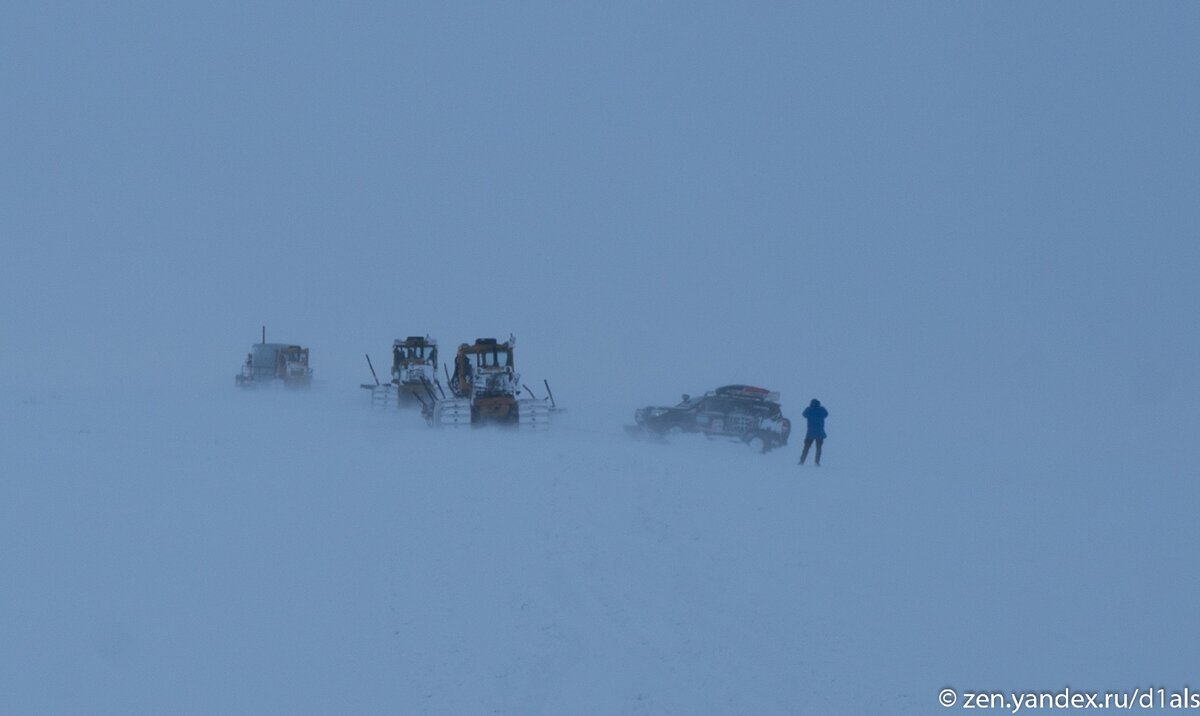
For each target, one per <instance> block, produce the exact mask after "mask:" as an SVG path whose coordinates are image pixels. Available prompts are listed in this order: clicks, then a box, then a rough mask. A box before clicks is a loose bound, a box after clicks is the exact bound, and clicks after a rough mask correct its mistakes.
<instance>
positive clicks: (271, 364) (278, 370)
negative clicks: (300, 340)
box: [234, 326, 312, 388]
mask: <svg viewBox="0 0 1200 716" xmlns="http://www.w3.org/2000/svg"><path fill="white" fill-rule="evenodd" d="M262 336H263V337H262V342H261V343H256V344H254V345H253V346H251V347H250V352H249V353H248V354H246V362H245V363H243V364H242V372H241V373H239V374H238V375H237V376H235V377H234V384H235V385H237V386H238V387H240V388H254V387H257V386H261V385H271V384H277V383H282V384H283V385H284V386H285V387H288V388H307V387H309V385H310V384H311V383H312V368H310V367H309V366H308V349H307V348H303V347H301V346H297V345H292V344H290V343H267V329H266V327H265V326H264V327H263V334H262Z"/></svg>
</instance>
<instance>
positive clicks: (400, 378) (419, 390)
mask: <svg viewBox="0 0 1200 716" xmlns="http://www.w3.org/2000/svg"><path fill="white" fill-rule="evenodd" d="M437 356H438V349H437V341H436V340H434V339H433V338H430V337H429V336H425V337H424V338H422V337H421V336H409V337H408V338H404V339H400V338H397V339H396V340H395V341H393V342H392V380H391V382H390V383H380V382H379V378H378V377H377V376H376V377H375V383H374V384H370V383H364V384H363V385H362V387H363V388H365V389H367V390H370V391H371V404H372V405H381V406H387V405H390V404H391V403H393V402H395V404H396V405H398V406H401V407H403V406H405V405H417V404H418V403H422V404H423V403H427V402H429V401H431V400H432V397H431V396H432V395H433V388H434V387H435V386H436V387H437V389H438V390H439V391H440V390H441V386H440V385H437V364H438V363H437ZM367 365H368V366H370V367H371V375H372V376H374V375H375V367H374V366H372V365H371V358H370V356H368V357H367Z"/></svg>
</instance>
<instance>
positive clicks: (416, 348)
mask: <svg viewBox="0 0 1200 716" xmlns="http://www.w3.org/2000/svg"><path fill="white" fill-rule="evenodd" d="M417 365H431V366H436V365H437V341H435V340H433V339H431V338H429V337H428V336H426V337H424V338H422V337H420V336H409V337H408V338H405V339H404V340H400V339H396V340H395V341H394V342H393V343H392V371H393V372H395V371H396V370H397V369H400V368H408V367H411V366H417Z"/></svg>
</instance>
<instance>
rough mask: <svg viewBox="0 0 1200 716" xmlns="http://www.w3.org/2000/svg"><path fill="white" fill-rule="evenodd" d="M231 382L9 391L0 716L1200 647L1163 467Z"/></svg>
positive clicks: (971, 672) (744, 691)
mask: <svg viewBox="0 0 1200 716" xmlns="http://www.w3.org/2000/svg"><path fill="white" fill-rule="evenodd" d="M231 376H232V374H231ZM231 384H232V377H230V380H229V385H222V386H216V385H213V386H208V387H207V388H206V389H204V390H199V389H195V388H193V389H187V388H182V389H167V388H165V387H163V388H154V389H140V390H133V391H129V392H124V393H123V391H119V390H116V389H96V390H86V389H85V390H80V391H70V392H68V391H59V392H53V391H50V392H41V391H38V392H34V391H29V390H23V391H15V390H10V391H7V392H5V393H4V395H3V401H4V410H3V411H0V416H2V418H0V419H2V420H3V423H2V424H0V430H2V431H3V434H4V435H5V436H6V438H5V463H6V467H5V472H6V474H7V477H6V479H5V480H4V481H3V483H0V543H2V544H3V545H4V546H5V548H4V550H3V552H2V553H0V571H2V573H3V574H4V575H6V576H5V579H4V583H3V588H2V590H0V599H2V601H3V604H4V610H3V614H2V615H0V633H2V634H3V647H0V657H2V658H3V661H4V664H5V668H4V669H3V670H2V672H0V674H2V676H0V680H2V681H0V692H2V693H3V694H4V701H5V708H6V710H8V711H10V712H12V713H96V714H102V713H112V714H118V713H196V714H206V713H246V714H251V713H313V714H316V713H444V714H451V713H510V714H538V713H544V714H556V713H589V714H591V713H594V714H617V713H624V714H668V713H680V714H695V713H756V714H793V713H929V712H931V711H934V710H935V705H934V698H935V697H936V692H937V691H938V690H939V689H940V688H942V687H943V686H946V685H952V686H956V687H959V688H962V689H964V690H965V689H969V688H974V689H980V690H982V689H993V690H994V689H1006V690H1015V689H1034V688H1036V689H1054V688H1059V687H1061V686H1066V685H1071V686H1073V687H1076V688H1094V689H1105V688H1107V689H1116V688H1126V687H1128V688H1133V687H1134V686H1138V685H1141V686H1148V685H1162V686H1171V685H1178V686H1180V687H1182V685H1184V684H1186V683H1188V679H1190V678H1194V674H1192V673H1190V671H1189V669H1190V668H1191V667H1192V666H1193V665H1194V664H1196V663H1200V662H1198V659H1200V645H1197V643H1196V642H1195V640H1194V639H1193V638H1192V635H1194V634H1195V633H1196V632H1197V629H1200V618H1198V617H1197V616H1196V612H1195V610H1194V609H1192V608H1191V606H1192V600H1193V598H1194V594H1195V593H1196V589H1197V587H1198V586H1200V584H1198V580H1197V574H1196V571H1195V570H1194V568H1192V564H1191V563H1192V561H1193V560H1192V552H1193V551H1194V547H1195V545H1196V544H1197V543H1198V538H1200V526H1198V524H1197V521H1196V520H1195V519H1194V517H1195V505H1196V504H1197V497H1198V496H1200V488H1198V487H1197V486H1196V484H1195V483H1194V481H1192V480H1186V479H1181V478H1182V476H1180V475H1171V474H1168V473H1164V472H1160V471H1157V470H1156V471H1153V472H1146V473H1141V474H1139V473H1134V472H1127V471H1122V472H1120V473H1115V474H1109V475H1104V474H1100V473H1092V472H1087V471H1079V472H1076V473H1064V472H1061V470H1062V469H1064V468H1063V466H1062V465H1047V466H1045V469H1044V470H1040V471H1037V470H1029V469H1024V470H1008V469H1003V468H1002V467H1000V466H997V465H994V464H975V465H970V466H968V465H965V464H954V463H953V462H952V461H939V460H936V459H933V460H930V459H923V458H921V457H919V456H920V455H921V454H922V453H925V452H928V451H931V450H934V449H935V448H936V444H931V445H928V446H920V445H913V446H912V450H911V452H910V453H908V457H906V458H904V459H903V460H898V459H896V456H894V455H887V454H882V453H871V452H868V453H866V454H858V455H848V454H846V452H845V451H843V450H842V449H841V447H842V446H841V445H840V444H839V442H838V441H837V440H836V439H831V440H830V442H829V446H828V452H827V458H826V465H825V466H823V467H821V468H820V469H817V468H813V467H807V468H800V467H798V466H797V465H796V464H795V462H796V457H797V453H798V447H797V446H796V445H794V444H793V445H792V446H790V447H789V448H788V449H787V450H784V451H777V452H774V453H771V454H768V455H766V456H759V455H754V454H751V453H750V452H749V451H748V450H747V449H745V448H744V447H743V446H741V445H736V444H732V443H726V442H722V441H708V440H705V439H704V438H698V437H696V438H693V437H691V436H685V437H684V438H682V439H678V440H676V442H675V443H674V444H671V445H661V444H657V443H651V442H638V441H634V440H631V439H630V438H629V437H627V436H626V435H625V434H624V433H623V431H622V430H621V425H620V423H619V422H618V421H615V420H614V421H613V422H612V423H611V424H606V423H605V421H604V420H603V419H598V418H587V417H585V416H583V415H580V414H572V413H571V412H568V413H567V414H566V415H564V416H563V417H562V420H560V422H559V424H558V425H556V428H555V430H554V431H553V432H552V433H546V434H533V433H512V432H504V431H497V430H473V431H471V430H468V431H453V430H445V431H444V430H434V429H430V428H427V427H425V426H424V425H423V423H422V422H421V421H420V420H419V418H418V416H417V415H416V414H415V413H413V412H398V411H391V412H382V411H378V410H372V409H370V408H369V407H368V396H367V395H366V393H365V391H358V390H356V389H355V388H354V387H353V386H352V385H350V386H344V387H340V388H337V389H335V388H334V387H333V386H331V385H329V384H326V385H324V386H321V387H318V388H316V389H314V390H312V391H310V392H284V391H258V392H252V391H239V390H236V389H234V388H233V387H232V385H231ZM562 399H563V400H564V401H566V400H569V392H567V394H566V395H563V396H562ZM786 405H787V403H786V402H785V407H786ZM630 407H631V409H632V407H634V406H633V405H631V406H630ZM837 407H838V406H837V405H836V404H835V405H833V406H832V409H833V411H834V412H833V416H832V417H831V418H830V428H831V434H832V435H833V436H835V438H836V435H837V432H836V430H835V429H834V427H835V426H836V422H834V421H835V419H836V418H837V416H838V413H837ZM793 412H794V411H793ZM614 417H616V416H614ZM793 448H795V449H793ZM956 454H957V452H956ZM904 463H907V464H904ZM922 463H925V466H923V465H922Z"/></svg>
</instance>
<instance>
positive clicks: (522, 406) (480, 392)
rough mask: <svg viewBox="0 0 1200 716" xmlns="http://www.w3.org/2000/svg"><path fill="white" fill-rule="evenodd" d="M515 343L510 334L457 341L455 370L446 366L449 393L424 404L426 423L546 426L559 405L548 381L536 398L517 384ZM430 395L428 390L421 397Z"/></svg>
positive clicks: (523, 426) (426, 397)
mask: <svg viewBox="0 0 1200 716" xmlns="http://www.w3.org/2000/svg"><path fill="white" fill-rule="evenodd" d="M515 343H516V339H515V338H513V337H512V336H509V338H508V340H507V341H505V342H503V343H501V342H499V341H497V340H496V339H495V338H479V339H477V340H476V341H475V342H474V343H463V344H462V345H460V346H459V347H458V351H457V353H456V355H455V357H454V372H453V373H452V374H451V373H450V371H449V369H446V374H447V375H446V378H447V380H446V383H447V387H448V388H449V389H450V395H449V396H445V397H444V398H440V399H437V400H430V404H429V405H427V406H426V409H425V414H426V417H427V418H428V419H429V422H430V423H431V424H433V425H443V426H459V425H487V424H494V425H512V426H517V425H519V426H521V427H522V428H534V429H537V428H544V427H547V426H548V425H549V423H550V415H551V413H553V412H555V411H557V410H558V408H557V405H556V404H555V402H554V396H553V393H551V391H550V384H549V383H548V382H546V381H543V383H544V384H545V386H546V397H545V398H538V397H537V396H536V395H534V393H533V391H532V390H530V389H529V388H528V386H525V385H522V383H521V376H520V374H518V373H517V372H516V365H515V363H514V360H513V346H514V344H515ZM522 389H523V390H524V392H525V394H526V395H524V396H522ZM432 397H433V393H432V391H429V392H427V394H426V396H423V399H432Z"/></svg>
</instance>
